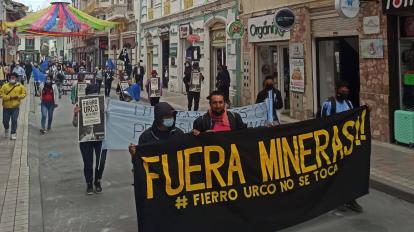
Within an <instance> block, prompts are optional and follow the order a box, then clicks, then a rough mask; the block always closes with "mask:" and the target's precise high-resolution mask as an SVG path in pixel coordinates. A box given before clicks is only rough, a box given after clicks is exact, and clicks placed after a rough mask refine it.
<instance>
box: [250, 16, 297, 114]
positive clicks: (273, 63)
mask: <svg viewBox="0 0 414 232" xmlns="http://www.w3.org/2000/svg"><path fill="white" fill-rule="evenodd" d="M247 31H248V42H249V43H250V44H251V46H252V48H253V49H251V50H250V53H251V54H250V57H251V58H253V57H254V61H253V62H252V64H254V65H253V67H254V76H255V79H254V80H253V82H254V89H252V92H253V93H254V94H253V95H254V96H256V95H257V93H258V92H259V91H261V90H262V89H263V82H264V80H265V78H266V77H268V76H271V77H273V80H274V83H275V87H276V88H277V89H279V90H280V91H281V93H282V98H283V101H284V107H285V111H288V110H289V105H290V104H289V102H290V100H289V99H290V94H289V88H290V83H289V80H290V65H289V39H290V33H289V32H283V31H281V30H280V29H279V28H278V27H276V25H275V24H274V15H265V16H261V17H256V18H250V19H248V27H247Z"/></svg>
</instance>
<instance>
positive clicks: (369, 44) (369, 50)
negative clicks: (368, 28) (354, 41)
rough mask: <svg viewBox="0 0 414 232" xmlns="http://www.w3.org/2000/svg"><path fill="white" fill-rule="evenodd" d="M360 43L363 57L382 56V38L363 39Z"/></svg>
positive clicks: (377, 57)
mask: <svg viewBox="0 0 414 232" xmlns="http://www.w3.org/2000/svg"><path fill="white" fill-rule="evenodd" d="M360 44H361V56H362V58H363V59H382V58H384V41H383V40H382V39H363V40H361V42H360Z"/></svg>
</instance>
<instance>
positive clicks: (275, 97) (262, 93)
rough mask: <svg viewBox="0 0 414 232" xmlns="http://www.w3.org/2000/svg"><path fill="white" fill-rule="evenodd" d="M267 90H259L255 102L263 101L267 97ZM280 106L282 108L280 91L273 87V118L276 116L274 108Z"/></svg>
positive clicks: (277, 108)
mask: <svg viewBox="0 0 414 232" xmlns="http://www.w3.org/2000/svg"><path fill="white" fill-rule="evenodd" d="M268 92H269V90H266V89H264V90H262V91H260V92H259V94H257V98H256V104H257V103H262V102H265V101H266V99H267V97H268ZM282 108H283V100H282V94H281V93H280V91H279V90H278V89H276V88H273V117H274V118H275V119H276V118H277V114H276V110H279V109H282Z"/></svg>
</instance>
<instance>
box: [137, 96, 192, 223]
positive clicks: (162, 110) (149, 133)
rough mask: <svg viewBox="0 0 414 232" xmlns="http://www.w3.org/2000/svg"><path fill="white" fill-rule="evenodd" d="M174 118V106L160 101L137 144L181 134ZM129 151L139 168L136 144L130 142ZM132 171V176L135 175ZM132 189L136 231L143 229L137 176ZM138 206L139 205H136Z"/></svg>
mask: <svg viewBox="0 0 414 232" xmlns="http://www.w3.org/2000/svg"><path fill="white" fill-rule="evenodd" d="M175 118H176V111H175V110H174V108H173V107H172V106H171V105H170V104H168V103H166V102H160V103H158V104H157V105H156V106H155V108H154V123H153V125H152V127H151V128H149V129H147V130H146V131H144V133H142V134H141V136H140V137H139V141H138V145H139V146H142V145H146V144H154V143H156V142H158V141H166V140H168V139H170V138H172V137H174V136H178V135H183V134H184V132H183V131H182V130H180V129H179V128H177V127H175ZM129 153H130V154H131V158H132V164H133V165H134V170H139V169H138V168H137V167H138V166H137V165H138V163H139V162H138V160H137V159H138V157H137V156H136V145H133V144H131V145H130V146H129ZM135 173H136V172H135V171H134V176H135ZM134 190H135V204H136V210H137V216H138V231H144V229H143V228H144V227H143V224H142V221H141V217H142V216H143V211H142V210H140V209H142V208H141V207H142V206H143V203H144V200H145V199H144V198H143V197H142V196H143V195H142V194H143V193H144V189H143V186H142V183H140V182H138V178H135V177H134ZM138 206H140V207H138Z"/></svg>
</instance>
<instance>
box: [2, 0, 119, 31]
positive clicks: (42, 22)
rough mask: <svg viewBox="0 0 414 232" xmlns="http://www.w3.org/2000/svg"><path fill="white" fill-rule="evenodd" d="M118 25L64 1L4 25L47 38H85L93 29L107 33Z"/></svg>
mask: <svg viewBox="0 0 414 232" xmlns="http://www.w3.org/2000/svg"><path fill="white" fill-rule="evenodd" d="M117 24H118V23H116V22H111V21H106V20H102V19H98V18H95V17H93V16H90V15H88V14H86V13H84V12H82V11H80V10H78V9H76V8H75V7H73V6H71V5H70V4H68V3H67V2H64V1H56V2H53V3H51V5H50V6H49V7H47V8H45V9H43V10H40V11H38V12H36V13H33V14H31V15H28V16H26V17H24V18H22V19H20V20H17V21H15V22H6V23H4V26H5V28H3V29H6V28H17V30H18V31H21V32H27V33H32V34H37V35H47V36H85V35H88V33H87V31H88V30H89V29H91V28H93V29H95V30H98V31H105V30H106V29H108V28H112V27H114V26H116V25H117Z"/></svg>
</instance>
